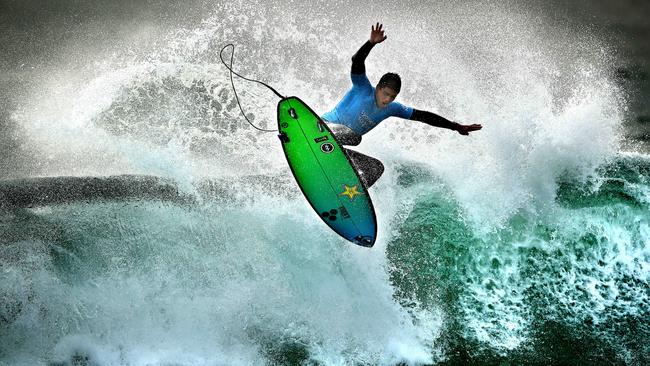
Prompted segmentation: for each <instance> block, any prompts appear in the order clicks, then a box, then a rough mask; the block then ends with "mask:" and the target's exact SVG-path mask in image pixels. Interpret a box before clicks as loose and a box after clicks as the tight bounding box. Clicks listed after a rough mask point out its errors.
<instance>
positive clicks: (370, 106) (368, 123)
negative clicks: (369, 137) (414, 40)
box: [322, 73, 413, 135]
mask: <svg viewBox="0 0 650 366" xmlns="http://www.w3.org/2000/svg"><path fill="white" fill-rule="evenodd" d="M351 78H352V88H351V89H350V90H349V91H348V92H347V93H346V94H345V96H344V97H343V99H341V101H340V102H339V103H338V104H337V105H336V107H334V109H332V110H331V111H329V112H327V113H325V114H324V115H323V116H322V118H323V119H324V120H327V121H328V122H331V123H337V124H341V125H345V126H348V127H350V128H351V129H352V130H353V131H354V132H356V133H358V134H359V135H363V134H365V133H367V132H368V131H370V130H372V129H373V128H375V127H377V125H378V124H379V123H380V122H381V121H383V120H385V119H386V118H388V117H392V116H394V117H400V118H405V119H410V118H411V115H412V114H413V108H411V107H407V106H404V105H402V104H401V103H398V102H391V103H389V104H388V105H387V106H386V107H384V108H379V107H377V104H376V103H375V88H374V87H373V86H372V84H370V81H369V80H368V77H367V76H366V74H365V73H363V74H355V73H352V74H351Z"/></svg>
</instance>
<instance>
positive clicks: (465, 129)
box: [456, 124, 483, 136]
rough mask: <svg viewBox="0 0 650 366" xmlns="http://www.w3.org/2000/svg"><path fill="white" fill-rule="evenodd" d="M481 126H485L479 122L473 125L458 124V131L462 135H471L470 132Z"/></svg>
mask: <svg viewBox="0 0 650 366" xmlns="http://www.w3.org/2000/svg"><path fill="white" fill-rule="evenodd" d="M481 128H483V126H482V125H479V124H473V125H458V127H457V128H456V131H458V133H459V134H461V135H465V136H467V135H469V133H470V132H472V131H478V130H480V129H481Z"/></svg>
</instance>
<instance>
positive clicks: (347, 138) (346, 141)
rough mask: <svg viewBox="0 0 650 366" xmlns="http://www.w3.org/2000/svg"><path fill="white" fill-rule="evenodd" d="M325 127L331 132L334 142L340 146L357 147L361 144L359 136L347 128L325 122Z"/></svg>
mask: <svg viewBox="0 0 650 366" xmlns="http://www.w3.org/2000/svg"><path fill="white" fill-rule="evenodd" d="M327 127H329V128H330V130H332V133H333V134H334V137H336V141H338V143H339V144H341V145H348V146H357V145H359V144H360V143H361V135H359V134H358V133H356V132H354V131H353V130H352V129H351V128H350V127H348V126H344V125H339V124H336V123H329V122H327Z"/></svg>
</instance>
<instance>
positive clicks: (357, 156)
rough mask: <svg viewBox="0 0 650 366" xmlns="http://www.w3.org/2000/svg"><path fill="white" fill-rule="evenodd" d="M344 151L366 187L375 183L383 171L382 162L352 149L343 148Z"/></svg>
mask: <svg viewBox="0 0 650 366" xmlns="http://www.w3.org/2000/svg"><path fill="white" fill-rule="evenodd" d="M345 151H346V152H347V154H348V156H349V157H350V160H352V164H353V165H354V167H355V168H356V169H357V171H358V172H359V176H361V179H362V180H363V183H364V184H365V185H366V188H369V187H371V186H372V185H373V184H375V182H376V181H377V180H378V179H379V177H381V175H382V174H383V173H384V164H382V163H381V161H379V160H377V159H375V158H373V157H370V156H368V155H364V154H362V153H359V152H356V151H354V150H350V149H345Z"/></svg>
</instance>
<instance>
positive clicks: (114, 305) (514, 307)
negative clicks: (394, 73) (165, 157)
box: [0, 155, 650, 365]
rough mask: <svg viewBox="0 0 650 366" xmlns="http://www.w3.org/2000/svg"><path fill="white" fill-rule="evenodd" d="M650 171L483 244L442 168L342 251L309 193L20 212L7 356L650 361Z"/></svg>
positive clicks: (639, 170) (5, 248)
mask: <svg viewBox="0 0 650 366" xmlns="http://www.w3.org/2000/svg"><path fill="white" fill-rule="evenodd" d="M649 171H650V161H648V159H647V158H645V157H643V156H638V155H637V156H620V157H618V158H616V159H614V160H613V161H612V162H610V163H608V164H606V165H603V166H602V167H601V168H599V170H598V178H597V179H596V180H595V181H594V180H586V181H571V180H562V181H560V182H558V186H557V187H558V189H557V198H556V201H555V202H556V205H555V206H554V207H553V208H552V209H550V210H547V211H546V212H543V213H539V212H538V213H520V214H517V215H514V216H513V217H511V218H510V220H508V222H507V223H506V224H505V225H503V227H501V228H499V229H498V230H494V231H492V232H489V233H481V234H479V233H478V232H477V231H476V230H473V228H472V224H471V222H470V221H468V220H467V218H465V217H464V213H463V209H462V208H461V207H460V206H459V204H458V202H456V201H455V200H454V198H453V197H452V196H451V195H449V191H447V190H444V189H442V190H439V189H432V187H444V185H432V184H431V182H432V181H435V178H434V177H432V176H431V174H430V172H426V171H425V170H422V169H421V167H418V166H413V165H404V166H401V167H400V168H399V169H398V171H397V172H396V173H397V174H396V177H397V181H398V186H399V187H400V191H401V192H402V194H405V195H408V196H410V197H412V199H413V200H412V201H411V203H410V204H405V205H397V206H395V207H396V210H397V211H396V212H395V215H394V218H393V219H392V220H391V221H392V223H391V226H392V232H391V234H388V233H384V238H383V240H385V245H380V246H379V247H376V248H373V249H371V250H368V249H365V248H357V247H355V246H352V245H350V244H347V243H346V242H345V241H344V240H342V239H340V238H338V237H337V236H336V235H330V234H331V233H329V232H328V231H327V227H325V226H324V225H323V224H322V223H320V222H319V221H318V220H316V219H314V218H311V212H310V208H309V207H308V206H306V205H305V203H304V202H303V201H302V200H301V197H294V198H292V199H289V200H288V201H284V203H282V206H283V208H282V207H281V206H280V205H279V204H280V202H282V201H283V200H285V199H283V198H278V197H263V196H261V197H259V198H258V199H256V200H254V201H253V202H249V203H242V201H235V202H229V203H228V202H222V201H220V200H219V197H211V198H210V197H204V199H205V200H204V201H203V203H202V204H198V205H197V204H191V205H186V204H174V203H169V202H167V203H166V202H157V201H151V200H149V201H138V200H135V201H132V200H127V201H121V202H120V201H115V202H110V201H105V202H101V201H97V202H87V203H83V202H82V203H71V204H60V205H52V206H48V207H33V208H25V209H20V210H16V211H12V212H4V213H3V215H2V220H1V224H2V226H1V230H2V235H1V237H2V238H3V242H2V246H1V247H0V250H1V252H0V255H1V257H2V258H3V267H2V281H1V282H0V283H2V285H1V287H0V295H1V298H2V307H1V308H0V319H1V321H2V322H1V325H2V327H1V328H0V344H1V345H2V348H1V349H2V353H0V357H1V360H2V362H4V363H5V364H17V365H18V364H34V363H36V364H48V365H111V364H177V365H208V364H286V365H297V364H323V365H329V364H368V365H375V364H386V365H391V364H399V363H406V364H442V365H456V364H528V365H547V364H558V365H559V364H622V365H624V364H625V365H643V364H645V363H646V362H647V360H648V357H650V349H649V348H648V346H647V342H645V339H646V338H647V336H648V335H650V329H649V327H648V319H649V316H650V314H649V309H650V307H649V306H648V304H649V301H650V298H649V297H648V295H649V294H650V288H649V285H648V273H650V272H649V271H648V268H649V267H648V266H649V263H650V257H649V255H650V252H649V251H648V250H649V249H648V242H649V240H648V234H649V233H650V217H649V214H648V212H649V211H648V204H649V202H648V198H649V197H650V196H649V192H650V186H649V185H648V177H649V176H650V175H648V173H649ZM594 179H595V178H594ZM269 206H272V207H274V208H273V211H274V212H273V215H274V217H273V219H269V218H268V211H267V209H268V207H269ZM386 213H387V212H385V211H384V212H382V211H380V212H379V215H380V216H381V215H386ZM310 218H311V219H310ZM312 219H313V220H312Z"/></svg>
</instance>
